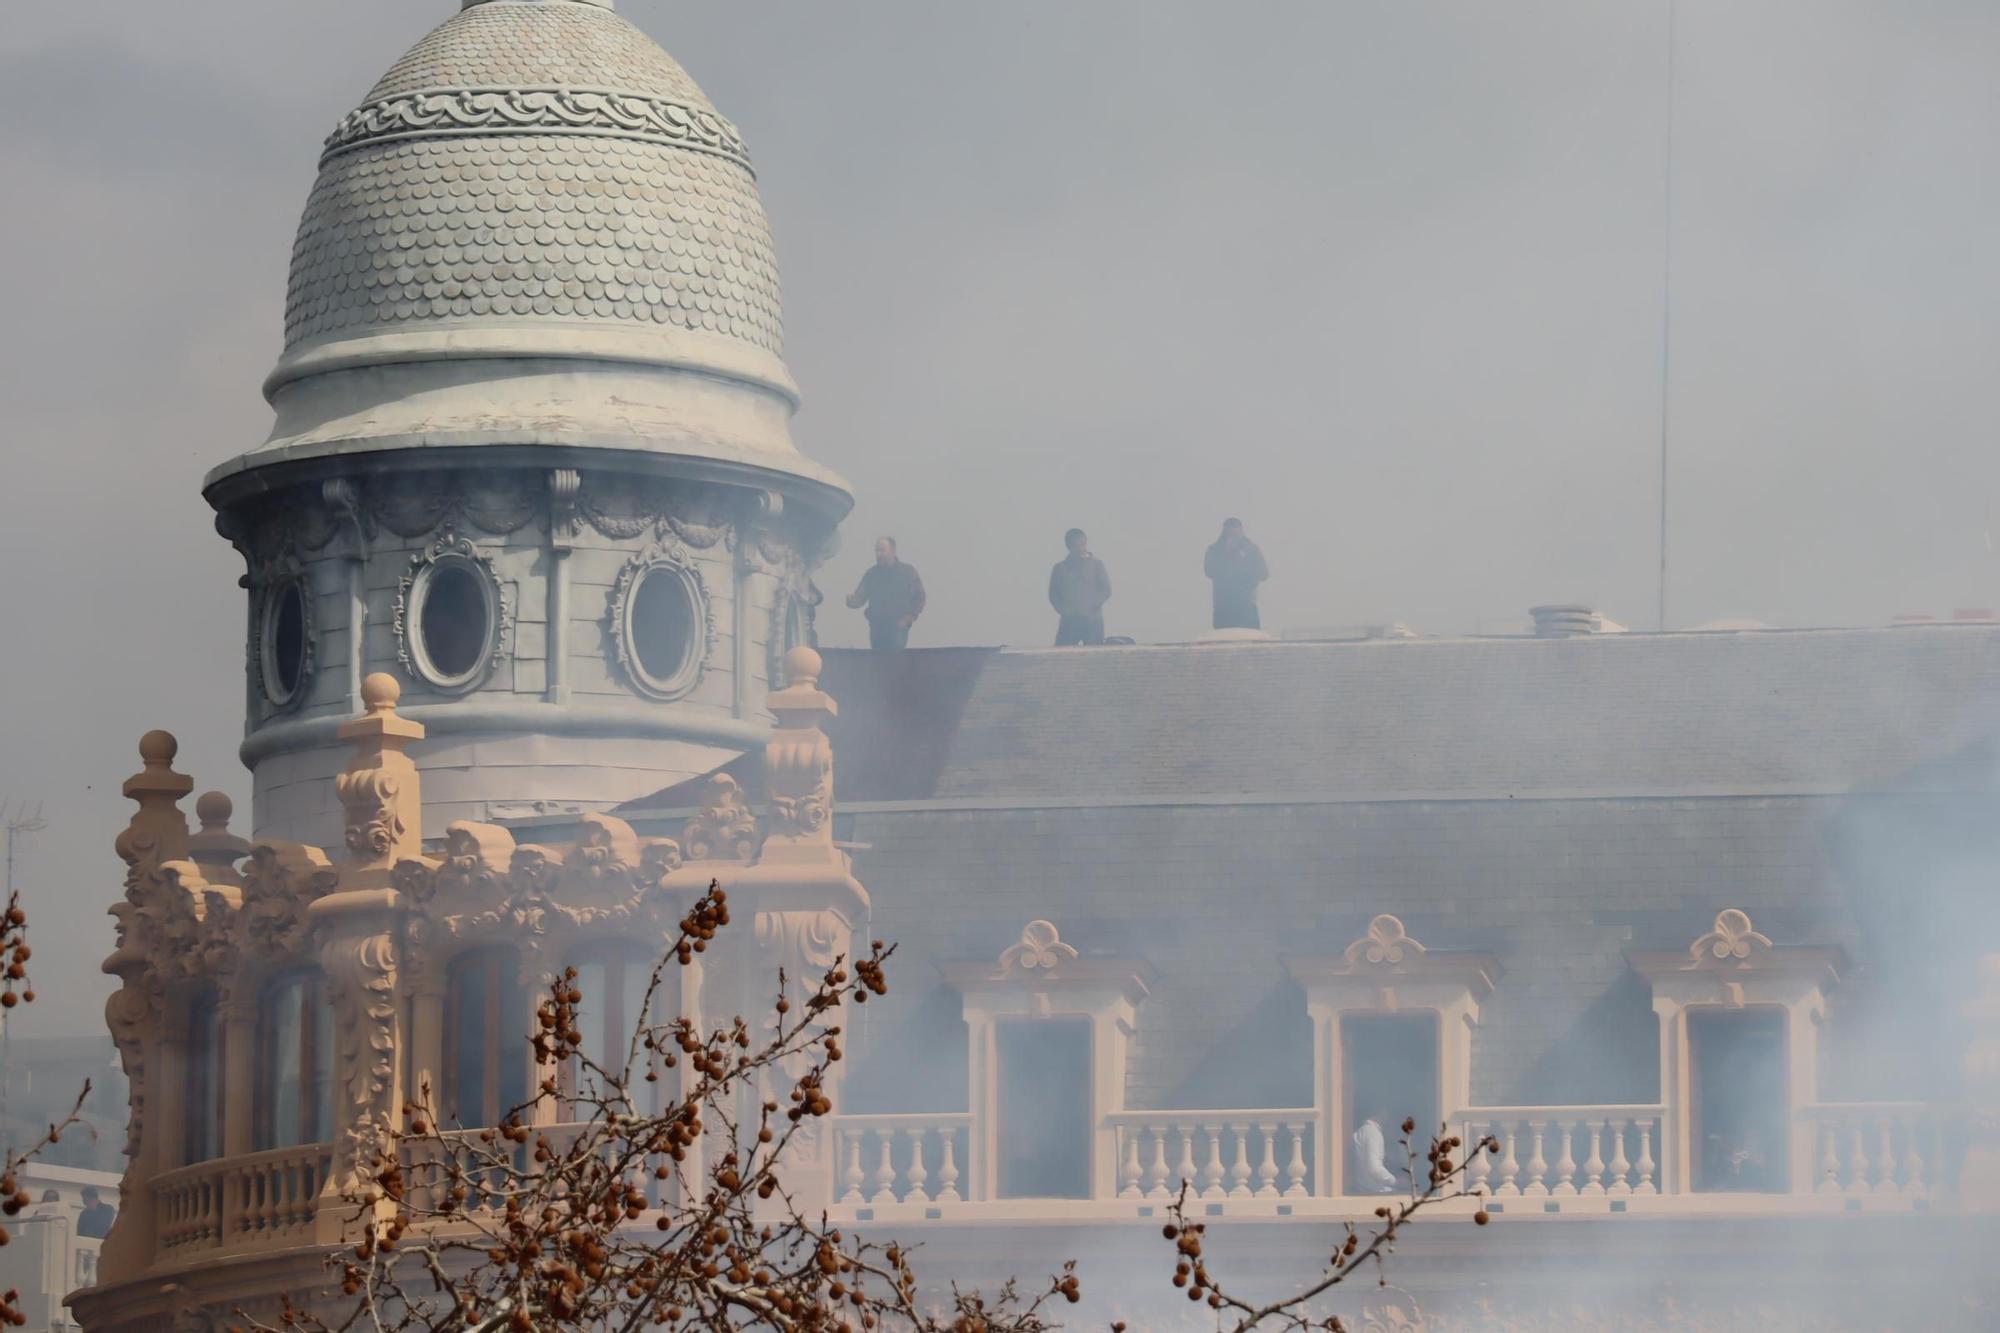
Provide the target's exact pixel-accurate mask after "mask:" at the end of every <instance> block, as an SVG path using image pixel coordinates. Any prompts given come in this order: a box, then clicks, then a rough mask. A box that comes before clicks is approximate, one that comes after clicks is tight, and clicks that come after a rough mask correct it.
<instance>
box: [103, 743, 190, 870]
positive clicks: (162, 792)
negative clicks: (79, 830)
mask: <svg viewBox="0 0 2000 1333" xmlns="http://www.w3.org/2000/svg"><path fill="white" fill-rule="evenodd" d="M180 749H181V743H180V742H179V741H177V740H175V739H174V734H173V733H172V732H170V731H149V732H147V733H146V734H145V735H144V736H141V737H140V738H139V760H140V763H141V765H142V767H141V768H140V770H139V772H137V773H135V774H133V775H132V776H131V777H129V778H127V779H125V788H124V790H125V795H126V797H127V798H128V799H130V800H133V801H136V802H138V805H139V808H138V809H137V810H135V811H133V812H132V820H131V822H130V823H129V824H127V825H126V826H125V831H124V832H123V833H120V834H119V835H118V841H117V843H116V847H117V851H118V855H119V857H120V859H122V860H123V861H124V862H125V864H126V865H128V866H133V867H137V866H138V865H140V863H142V862H146V863H151V864H155V865H157V864H158V863H160V862H162V861H179V860H183V859H185V858H186V856H187V851H188V827H187V817H186V816H184V815H183V814H181V812H180V801H181V798H182V797H184V796H186V795H187V794H188V793H189V792H191V791H193V790H194V779H193V778H191V777H189V776H187V775H186V774H185V773H176V772H174V756H176V755H177V754H179V753H180Z"/></svg>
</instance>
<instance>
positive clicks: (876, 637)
mask: <svg viewBox="0 0 2000 1333" xmlns="http://www.w3.org/2000/svg"><path fill="white" fill-rule="evenodd" d="M847 604H848V605H849V606H850V607H853V608H854V609H855V610H857V611H859V610H861V608H863V607H866V608H867V611H866V615H867V617H868V646H869V647H870V648H873V649H874V650H875V651H876V652H878V653H893V652H900V651H902V650H903V649H905V648H907V647H909V646H910V626H912V625H914V624H916V623H917V617H918V616H920V615H922V614H923V613H924V581H923V580H922V579H920V578H918V577H917V567H916V566H915V565H906V564H904V563H903V562H902V561H901V560H900V559H898V558H897V556H896V539H895V538H894V537H878V538H876V539H875V563H874V564H872V565H870V566H869V567H868V572H867V573H866V574H863V575H862V576H861V583H860V585H859V586H857V587H856V588H855V589H854V591H853V592H851V593H849V594H848V597H847Z"/></svg>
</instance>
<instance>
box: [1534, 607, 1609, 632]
mask: <svg viewBox="0 0 2000 1333" xmlns="http://www.w3.org/2000/svg"><path fill="white" fill-rule="evenodd" d="M1528 614H1529V615H1531V616H1533V617H1534V618H1535V637H1536V638H1538V639H1578V638H1582V637H1583V636H1584V635H1586V634H1596V633H1599V632H1601V631H1602V630H1603V628H1604V617H1603V616H1600V615H1598V614H1597V612H1595V611H1593V610H1591V609H1590V608H1589V607H1587V606H1576V605H1556V606H1531V607H1529V608H1528Z"/></svg>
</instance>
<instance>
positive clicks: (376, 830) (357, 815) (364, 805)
mask: <svg viewBox="0 0 2000 1333" xmlns="http://www.w3.org/2000/svg"><path fill="white" fill-rule="evenodd" d="M402 693H403V690H402V687H401V686H400V685H398V684H397V683H396V678H395V677H394V676H391V675H389V674H387V673H386V672H381V671H378V672H376V673H374V674H373V675H371V676H369V677H368V678H367V679H366V680H364V681H362V682H361V702H362V704H363V705H364V706H365V707H366V708H367V710H368V711H367V712H365V713H363V714H362V715H361V716H360V717H357V718H355V719H354V720H352V721H350V722H345V723H342V724H341V727H340V730H339V731H338V732H337V733H336V734H337V735H338V736H339V737H340V739H341V740H344V741H347V742H348V743H350V744H351V745H353V747H354V758H353V759H351V760H349V761H348V765H347V771H346V772H344V773H342V774H341V775H340V776H339V777H338V778H336V779H334V791H335V793H336V794H337V795H338V796H339V797H340V804H341V806H342V807H343V808H344V809H345V810H346V812H347V854H348V866H347V868H346V871H345V873H343V875H342V887H343V888H347V889H354V888H387V887H389V884H390V879H391V875H392V872H393V871H394V868H395V865H396V862H398V861H400V860H403V859H405V858H408V857H417V856H421V855H422V854H423V840H422V829H423V802H422V799H421V793H420V791H419V786H418V779H417V766H416V764H415V763H413V762H412V761H411V759H410V757H409V755H407V754H405V753H404V750H405V749H407V748H408V746H409V744H410V742H412V741H418V740H422V739H423V736H424V728H423V725H422V724H421V723H417V722H412V721H410V720H409V719H408V718H405V717H401V716H399V715H398V714H397V712H396V701H397V700H398V699H399V698H401V697H402ZM378 880H379V881H380V882H379V883H377V882H376V881H378ZM364 881H365V882H364Z"/></svg>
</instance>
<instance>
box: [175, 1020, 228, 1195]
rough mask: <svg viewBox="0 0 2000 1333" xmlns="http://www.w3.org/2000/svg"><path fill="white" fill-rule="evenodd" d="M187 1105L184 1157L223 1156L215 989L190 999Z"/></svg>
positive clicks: (219, 1025)
mask: <svg viewBox="0 0 2000 1333" xmlns="http://www.w3.org/2000/svg"><path fill="white" fill-rule="evenodd" d="M185 1105H186V1112H185V1115H186V1121H185V1123H184V1127H183V1130H182V1136H181V1160H182V1161H184V1162H206V1161H208V1160H209V1159H210V1158H212V1157H220V1156H222V1007H221V1005H220V1003H218V1001H217V998H216V994H215V991H214V990H212V989H210V990H204V991H201V992H199V993H197V994H196V995H195V997H194V998H193V999H191V1000H189V1001H188V1035H187V1099H186V1103H185Z"/></svg>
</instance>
